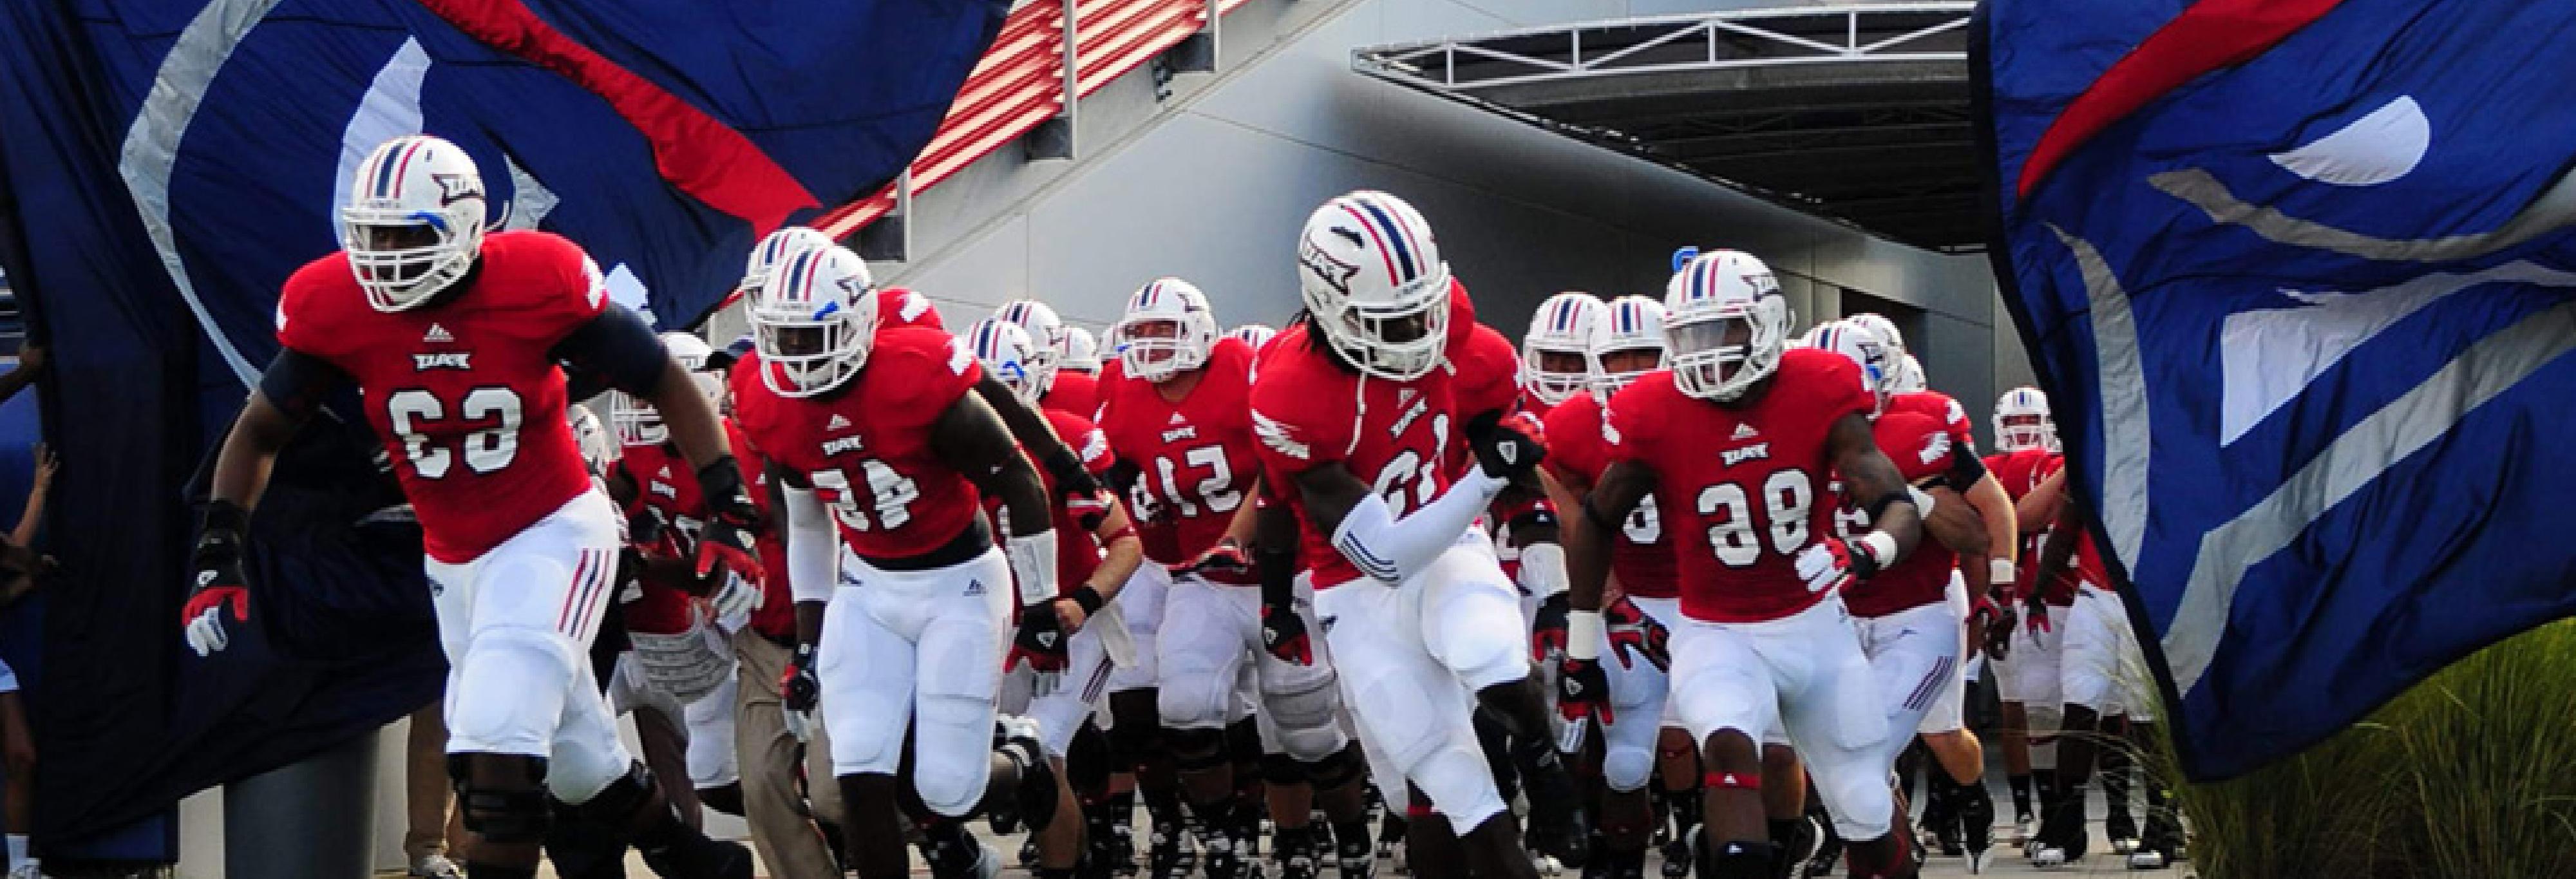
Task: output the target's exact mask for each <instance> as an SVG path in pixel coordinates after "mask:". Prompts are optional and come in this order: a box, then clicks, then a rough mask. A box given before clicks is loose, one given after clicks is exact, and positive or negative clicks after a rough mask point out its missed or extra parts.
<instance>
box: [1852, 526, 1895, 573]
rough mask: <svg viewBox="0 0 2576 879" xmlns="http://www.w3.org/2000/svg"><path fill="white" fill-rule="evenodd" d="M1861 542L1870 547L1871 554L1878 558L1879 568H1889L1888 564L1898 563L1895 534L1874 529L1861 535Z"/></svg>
mask: <svg viewBox="0 0 2576 879" xmlns="http://www.w3.org/2000/svg"><path fill="white" fill-rule="evenodd" d="M1860 543H1861V545H1862V546H1866V547H1869V556H1870V558H1874V559H1877V560H1878V569H1879V570H1882V571H1884V570H1887V566H1889V565H1893V564H1896V537H1895V536H1893V535H1890V534H1888V533H1887V532H1885V531H1881V530H1875V529H1873V530H1871V531H1870V532H1869V533H1867V534H1863V535H1861V536H1860Z"/></svg>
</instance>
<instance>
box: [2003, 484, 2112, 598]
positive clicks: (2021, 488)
mask: <svg viewBox="0 0 2576 879" xmlns="http://www.w3.org/2000/svg"><path fill="white" fill-rule="evenodd" d="M2064 466H2066V458H2065V456H2063V455H2060V454H2058V453H2056V452H2051V451H2048V450H2046V449H2023V450H2021V451H2018V452H2004V453H1998V454H1993V455H1988V456H1986V470H1987V471H1988V472H1991V473H1993V474H1994V475H1995V481H1996V482H1998V483H2001V484H2002V485H2003V487H2004V495H2005V496H2007V497H2010V498H2012V499H2013V501H2014V502H2016V503H2018V502H2020V501H2021V499H2022V498H2023V497H2024V496H2026V495H2029V494H2030V491H2031V489H2034V488H2038V487H2039V484H2040V483H2042V482H2046V481H2048V477H2050V476H2052V475H2055V474H2056V473H2057V470H2058V468H2060V467H2064ZM2048 532H2049V528H2048V526H2047V525H2046V524H2043V525H2042V526H2041V527H2040V529H2039V530H2037V531H2032V532H2030V533H2028V534H2025V535H2023V536H2022V544H2021V564H2020V581H2021V582H2023V583H2029V582H2031V581H2032V580H2034V579H2036V578H2037V577H2038V575H2039V551H2040V549H2041V548H2042V547H2044V546H2046V545H2047V540H2048ZM2082 548H2083V545H2082V544H2078V551H2079V552H2080V551H2081V550H2082ZM2079 564H2080V560H2079ZM2094 564H2095V565H2096V566H2097V567H2095V568H2094V570H2099V567H2098V565H2099V564H2100V560H2099V559H2096V560H2094ZM2073 577H2074V574H2073V573H2072V572H2070V573H2069V574H2068V575H2067V576H2065V577H2061V578H2060V579H2059V582H2058V583H2057V584H2056V586H2057V588H2054V589H2050V590H2048V591H2047V592H2046V593H2045V594H2044V595H2042V598H2044V599H2046V600H2047V601H2048V603H2050V604H2054V605H2057V606H2059V607H2065V606H2068V605H2072V604H2074V603H2075V589H2074V584H2073V583H2071V582H2068V581H2069V580H2072V579H2073ZM2025 594H2026V593H2025Z"/></svg>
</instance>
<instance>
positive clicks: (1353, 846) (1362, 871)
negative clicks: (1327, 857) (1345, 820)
mask: <svg viewBox="0 0 2576 879" xmlns="http://www.w3.org/2000/svg"><path fill="white" fill-rule="evenodd" d="M1333 857H1334V860H1335V861H1337V862H1338V866H1339V867H1340V870H1341V874H1342V879H1376V876H1377V850H1376V848H1375V847H1374V846H1372V845H1370V844H1369V838H1368V837H1367V836H1365V835H1362V834H1359V833H1350V834H1343V835H1342V836H1341V837H1340V838H1339V839H1336V840H1335V841H1334V844H1333Z"/></svg>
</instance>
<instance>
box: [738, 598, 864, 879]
mask: <svg viewBox="0 0 2576 879" xmlns="http://www.w3.org/2000/svg"><path fill="white" fill-rule="evenodd" d="M733 640H734V655H735V656H736V657H737V658H739V659H740V660H741V664H740V666H739V667H738V671H737V672H736V673H737V674H738V675H740V677H739V679H738V682H737V686H736V688H735V689H736V691H737V696H736V702H735V707H734V753H735V754H736V755H737V758H738V759H739V760H740V762H741V764H742V810H743V818H744V819H745V820H747V821H749V822H750V824H751V844H752V846H753V848H755V849H757V850H759V852H760V860H761V863H763V864H766V865H768V867H769V872H770V875H771V876H775V877H777V879H827V877H834V876H838V875H840V874H839V873H837V872H835V871H834V866H835V864H837V863H838V862H837V861H836V860H835V859H834V858H833V857H832V853H831V851H830V850H829V849H828V848H827V847H826V846H825V844H824V842H823V834H822V833H821V832H820V831H817V830H815V829H814V823H813V822H812V821H810V820H807V818H806V816H805V811H804V798H802V797H799V796H798V792H797V787H796V756H797V748H798V743H797V741H796V736H795V735H793V734H791V733H789V732H788V731H787V715H786V712H785V711H784V710H783V709H782V708H781V707H780V703H779V697H778V678H779V675H780V674H782V673H784V672H785V671H786V669H787V661H788V659H789V653H788V650H787V648H785V647H780V646H778V645H777V644H776V643H773V642H771V641H770V640H769V639H767V638H763V637H761V636H760V635H759V634H757V633H754V632H751V631H748V630H746V631H744V632H741V633H740V634H739V635H738V636H737V637H735V638H734V639H733ZM813 733H814V741H813V742H811V743H808V744H806V745H805V746H804V750H805V758H806V761H805V765H806V770H805V771H806V773H807V777H808V778H810V779H812V782H813V783H812V786H811V789H810V790H809V791H807V793H809V794H810V795H811V797H812V800H813V809H814V815H815V816H817V817H820V818H822V819H824V820H827V821H834V822H838V821H840V820H842V815H843V813H842V811H841V785H840V783H839V782H837V781H835V780H834V779H833V778H832V746H831V743H830V741H829V740H827V739H825V738H824V736H823V727H822V719H821V716H820V713H819V712H818V713H817V715H816V718H815V721H814V729H813Z"/></svg>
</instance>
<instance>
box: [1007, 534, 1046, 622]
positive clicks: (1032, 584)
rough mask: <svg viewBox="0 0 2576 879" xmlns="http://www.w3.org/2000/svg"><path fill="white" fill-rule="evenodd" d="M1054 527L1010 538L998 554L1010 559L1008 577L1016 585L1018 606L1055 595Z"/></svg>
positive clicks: (1025, 605) (1042, 600)
mask: <svg viewBox="0 0 2576 879" xmlns="http://www.w3.org/2000/svg"><path fill="white" fill-rule="evenodd" d="M1055 542H1056V534H1055V529H1053V528H1049V529H1047V530H1044V531H1040V532H1038V533H1036V534H1024V535H1021V536H1018V537H1013V538H1010V539H1009V540H1008V541H1007V542H1005V543H1003V544H1002V555H1003V556H1004V557H1006V558H1009V559H1010V561H1011V579H1012V580H1013V581H1014V582H1016V583H1017V584H1018V585H1019V592H1020V606H1021V607H1029V606H1032V605H1035V604H1038V603H1040V602H1044V601H1048V600H1051V599H1053V598H1055Z"/></svg>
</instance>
